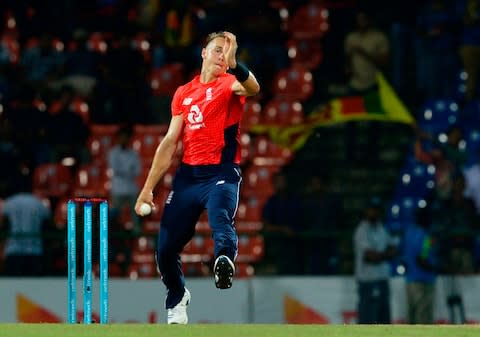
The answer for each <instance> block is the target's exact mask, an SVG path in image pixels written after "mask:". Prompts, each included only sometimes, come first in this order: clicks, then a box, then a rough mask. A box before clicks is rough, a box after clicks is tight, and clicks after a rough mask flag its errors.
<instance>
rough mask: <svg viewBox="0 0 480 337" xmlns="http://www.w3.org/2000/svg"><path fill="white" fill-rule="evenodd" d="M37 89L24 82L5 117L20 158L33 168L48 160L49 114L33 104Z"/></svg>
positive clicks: (14, 95) (6, 110) (7, 109)
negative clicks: (47, 133) (47, 135)
mask: <svg viewBox="0 0 480 337" xmlns="http://www.w3.org/2000/svg"><path fill="white" fill-rule="evenodd" d="M34 99H35V89H34V88H33V86H31V85H30V84H25V83H22V84H20V85H19V87H18V88H17V89H16V90H15V93H14V94H13V97H12V103H11V104H10V105H9V106H7V107H6V109H5V117H6V119H7V120H8V123H9V125H10V126H11V132H12V133H11V134H12V142H13V143H14V144H16V146H17V147H18V150H19V154H20V158H19V160H21V161H23V162H25V163H26V165H28V166H29V167H30V169H33V167H34V166H36V165H38V164H40V163H43V162H45V161H48V158H47V157H48V154H46V152H48V150H47V149H45V148H46V146H45V144H46V143H47V139H46V132H47V128H48V120H49V116H48V113H47V112H46V111H41V110H39V109H37V108H36V107H35V106H34V105H33V101H34Z"/></svg>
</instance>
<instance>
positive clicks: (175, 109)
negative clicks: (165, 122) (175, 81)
mask: <svg viewBox="0 0 480 337" xmlns="http://www.w3.org/2000/svg"><path fill="white" fill-rule="evenodd" d="M182 97H183V87H178V88H177V90H176V91H175V94H174V95H173V99H172V104H171V109H172V116H178V115H181V114H182V112H183V111H182Z"/></svg>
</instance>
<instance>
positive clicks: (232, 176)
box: [156, 164, 242, 309]
mask: <svg viewBox="0 0 480 337" xmlns="http://www.w3.org/2000/svg"><path fill="white" fill-rule="evenodd" d="M241 181H242V178H241V173H240V169H239V167H238V165H235V164H219V165H203V166H190V165H186V164H181V165H180V167H179V169H178V170H177V172H176V174H175V178H174V180H173V184H172V191H171V193H170V195H169V196H168V198H167V200H166V202H165V207H164V210H163V214H162V219H161V223H160V230H159V234H158V242H157V251H156V254H157V255H156V259H157V264H158V269H159V270H160V274H161V276H162V281H163V283H164V284H165V286H166V288H167V298H166V301H165V307H166V309H170V308H173V307H174V306H175V305H177V303H178V302H180V300H181V299H182V297H183V293H184V286H185V279H184V275H183V272H182V268H181V260H180V253H181V251H182V250H183V247H184V246H185V245H186V244H187V243H188V242H189V241H190V240H191V239H192V237H193V236H194V234H195V225H196V223H197V221H198V219H199V217H200V215H201V213H202V212H203V211H204V209H207V214H208V222H209V224H210V228H211V229H212V236H213V240H214V242H215V257H217V256H219V255H226V256H228V257H229V258H230V259H231V260H232V261H234V259H235V257H236V255H237V250H238V237H237V234H236V231H235V226H234V217H235V213H236V211H237V207H238V200H239V192H240V184H241Z"/></svg>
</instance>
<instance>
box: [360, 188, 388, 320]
mask: <svg viewBox="0 0 480 337" xmlns="http://www.w3.org/2000/svg"><path fill="white" fill-rule="evenodd" d="M381 210H382V207H381V200H380V199H379V198H377V197H374V198H372V199H371V200H370V201H369V203H368V205H367V206H366V208H365V214H364V217H363V219H362V220H361V221H360V223H359V224H358V226H357V228H356V229H355V233H354V236H353V245H354V251H355V278H356V280H357V285H358V300H359V302H358V323H360V324H377V323H378V324H389V323H390V294H389V283H388V282H389V277H390V266H389V263H388V261H389V260H390V259H391V258H393V257H394V256H395V255H396V247H395V244H394V242H393V239H392V237H391V236H390V234H389V233H388V232H387V230H386V229H385V227H384V225H383V222H382V220H381Z"/></svg>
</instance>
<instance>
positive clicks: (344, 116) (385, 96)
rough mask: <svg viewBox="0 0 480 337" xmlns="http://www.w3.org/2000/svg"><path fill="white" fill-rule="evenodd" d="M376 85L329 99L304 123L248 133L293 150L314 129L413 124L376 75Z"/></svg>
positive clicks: (255, 129)
mask: <svg viewBox="0 0 480 337" xmlns="http://www.w3.org/2000/svg"><path fill="white" fill-rule="evenodd" d="M377 84H378V86H377V89H376V90H373V91H371V92H368V93H366V94H364V95H361V96H345V97H339V98H335V99H332V100H331V101H329V102H328V103H327V104H325V105H323V106H322V107H320V108H318V109H316V110H315V111H313V112H312V113H311V114H310V115H309V116H308V117H307V118H306V120H305V122H304V123H301V124H298V125H295V126H288V127H284V126H283V127H280V126H272V125H261V124H259V125H255V126H254V127H253V128H252V129H251V131H252V132H254V133H268V134H269V136H270V138H271V139H272V140H273V141H274V142H275V143H277V144H279V145H281V146H284V147H288V148H290V149H291V150H297V149H299V148H301V147H302V146H303V145H304V144H305V142H306V141H307V139H308V137H309V136H310V135H311V134H312V132H313V131H314V130H315V129H316V128H317V127H322V126H329V125H334V124H338V123H345V122H348V121H354V120H364V121H367V120H378V121H384V122H396V123H404V124H414V123H415V120H414V119H413V117H412V115H411V114H410V112H409V111H408V109H407V108H406V106H405V105H404V104H403V102H402V101H401V100H400V99H399V98H398V96H397V94H396V93H395V91H394V90H393V89H392V87H391V86H390V84H389V83H388V82H387V80H386V79H385V78H384V76H383V75H382V74H381V73H378V75H377Z"/></svg>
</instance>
